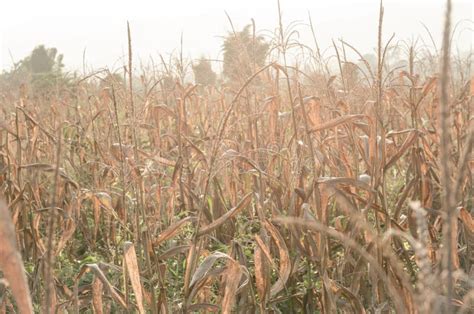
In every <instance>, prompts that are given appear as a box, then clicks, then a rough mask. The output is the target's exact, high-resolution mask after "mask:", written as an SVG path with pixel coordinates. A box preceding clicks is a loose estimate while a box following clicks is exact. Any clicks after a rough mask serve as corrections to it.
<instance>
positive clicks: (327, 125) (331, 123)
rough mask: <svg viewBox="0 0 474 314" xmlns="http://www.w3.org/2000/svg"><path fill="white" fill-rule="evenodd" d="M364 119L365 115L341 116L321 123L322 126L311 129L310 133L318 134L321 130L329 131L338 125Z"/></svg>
mask: <svg viewBox="0 0 474 314" xmlns="http://www.w3.org/2000/svg"><path fill="white" fill-rule="evenodd" d="M365 117H366V115H364V114H353V115H347V116H342V117H339V118H336V119H333V120H330V121H328V122H326V123H323V124H321V125H319V126H317V127H315V128H313V129H311V130H310V132H318V131H322V130H326V129H331V128H334V127H336V126H338V125H341V124H344V123H348V122H352V121H354V120H359V119H363V118H365Z"/></svg>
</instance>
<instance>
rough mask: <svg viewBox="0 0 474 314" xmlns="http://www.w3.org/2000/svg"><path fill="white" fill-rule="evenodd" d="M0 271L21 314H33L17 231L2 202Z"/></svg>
mask: <svg viewBox="0 0 474 314" xmlns="http://www.w3.org/2000/svg"><path fill="white" fill-rule="evenodd" d="M0 241H1V243H2V245H0V270H1V271H2V272H3V275H4V276H5V279H6V280H7V281H8V283H9V284H10V287H11V289H12V293H13V296H14V298H15V300H16V303H17V305H18V310H19V312H20V313H33V305H32V303H31V297H30V289H29V287H28V282H27V279H26V274H25V270H24V267H23V261H22V259H21V255H20V252H18V249H17V244H16V236H15V229H14V227H13V221H12V219H11V217H10V213H9V211H8V208H7V206H6V205H5V203H3V202H0Z"/></svg>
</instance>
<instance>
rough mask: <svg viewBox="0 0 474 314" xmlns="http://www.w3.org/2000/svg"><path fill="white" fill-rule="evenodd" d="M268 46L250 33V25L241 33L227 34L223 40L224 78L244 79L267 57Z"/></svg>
mask: <svg viewBox="0 0 474 314" xmlns="http://www.w3.org/2000/svg"><path fill="white" fill-rule="evenodd" d="M268 48H269V44H268V43H267V42H265V40H264V39H263V37H261V36H253V35H252V34H251V33H250V25H247V26H245V27H244V29H243V30H242V31H241V32H236V33H229V34H228V35H227V37H226V38H225V39H224V44H223V50H224V76H225V77H226V78H227V79H229V80H237V81H238V80H239V79H241V78H244V79H246V78H247V77H249V76H250V75H252V73H253V72H254V71H255V70H256V69H257V68H259V67H261V66H263V65H264V63H265V59H266V57H267V52H268Z"/></svg>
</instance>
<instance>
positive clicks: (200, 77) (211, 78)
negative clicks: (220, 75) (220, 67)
mask: <svg viewBox="0 0 474 314" xmlns="http://www.w3.org/2000/svg"><path fill="white" fill-rule="evenodd" d="M193 72H194V80H195V82H196V84H201V85H214V84H215V83H216V73H215V72H214V71H213V70H212V66H211V62H209V60H206V59H204V58H203V57H202V58H201V59H199V61H198V63H197V64H196V65H193Z"/></svg>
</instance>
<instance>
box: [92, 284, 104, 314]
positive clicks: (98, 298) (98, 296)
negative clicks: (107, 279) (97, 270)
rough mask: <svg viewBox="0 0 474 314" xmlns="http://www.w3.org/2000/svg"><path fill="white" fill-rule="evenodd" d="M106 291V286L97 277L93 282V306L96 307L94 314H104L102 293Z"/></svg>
mask: <svg viewBox="0 0 474 314" xmlns="http://www.w3.org/2000/svg"><path fill="white" fill-rule="evenodd" d="M103 290H104V284H103V283H102V281H100V280H99V279H98V278H97V277H96V278H94V281H93V282H92V306H93V307H94V313H97V314H102V313H104V311H103V302H102V292H103Z"/></svg>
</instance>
